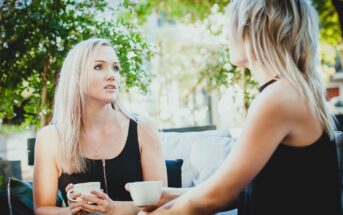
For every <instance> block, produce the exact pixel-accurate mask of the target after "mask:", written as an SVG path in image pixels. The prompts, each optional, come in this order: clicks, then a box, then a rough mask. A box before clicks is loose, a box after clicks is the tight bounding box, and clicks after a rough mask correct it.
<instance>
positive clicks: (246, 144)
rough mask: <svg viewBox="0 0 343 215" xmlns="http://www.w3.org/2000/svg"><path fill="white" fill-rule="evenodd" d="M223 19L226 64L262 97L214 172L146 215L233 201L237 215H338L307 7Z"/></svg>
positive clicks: (236, 8)
mask: <svg viewBox="0 0 343 215" xmlns="http://www.w3.org/2000/svg"><path fill="white" fill-rule="evenodd" d="M228 19H229V21H230V26H229V28H230V32H231V33H230V35H229V40H230V52H231V53H230V57H231V61H232V63H234V64H236V65H237V66H240V67H247V68H250V69H251V72H252V73H253V75H254V76H255V78H256V79H257V80H258V82H259V83H260V86H261V87H260V91H261V93H260V94H259V95H258V96H257V97H256V99H255V101H254V102H253V104H252V105H251V107H250V109H249V113H248V115H247V119H246V122H245V126H244V128H243V131H242V134H241V136H240V137H239V139H238V142H237V144H235V146H234V147H233V149H232V151H231V153H230V154H229V156H228V157H227V159H226V160H225V162H224V163H223V164H222V166H221V167H220V169H219V170H218V171H217V172H216V173H215V174H214V175H213V176H212V177H211V178H210V179H209V180H207V181H206V182H204V183H203V184H201V185H199V186H198V187H196V188H194V189H193V190H191V191H189V192H187V193H186V194H184V195H182V196H181V197H179V198H177V199H175V200H174V201H171V202H169V203H167V204H166V205H164V206H162V207H160V208H158V209H157V210H155V211H153V212H152V213H151V214H159V215H160V214H162V215H163V214H197V215H199V214H200V215H201V214H213V213H215V212H217V211H220V210H223V209H225V208H226V207H227V206H228V205H230V204H233V203H234V202H235V201H236V200H237V208H238V214H239V215H314V214H321V215H323V214H327V215H338V214H340V200H339V198H340V190H339V176H338V163H337V157H336V150H335V145H334V143H332V142H331V141H330V140H331V139H332V138H333V132H334V122H333V119H332V117H331V113H330V112H329V109H328V106H327V103H326V100H325V88H324V85H323V83H322V81H321V70H320V61H319V54H318V35H319V32H318V21H317V16H316V12H315V10H314V8H313V7H312V5H311V3H310V1H309V0H232V1H230V4H229V7H228ZM149 214H150V213H149Z"/></svg>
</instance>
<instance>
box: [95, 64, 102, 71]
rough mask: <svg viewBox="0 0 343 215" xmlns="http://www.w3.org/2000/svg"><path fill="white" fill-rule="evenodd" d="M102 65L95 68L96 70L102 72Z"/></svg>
mask: <svg viewBox="0 0 343 215" xmlns="http://www.w3.org/2000/svg"><path fill="white" fill-rule="evenodd" d="M102 68H103V67H102V65H101V64H98V65H96V66H95V67H94V69H95V70H102Z"/></svg>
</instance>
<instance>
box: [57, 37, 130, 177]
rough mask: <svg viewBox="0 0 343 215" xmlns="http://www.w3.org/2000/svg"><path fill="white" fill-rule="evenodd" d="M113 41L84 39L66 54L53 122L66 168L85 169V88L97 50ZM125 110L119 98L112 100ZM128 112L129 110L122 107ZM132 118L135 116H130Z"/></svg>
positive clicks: (61, 161) (67, 171) (63, 166)
mask: <svg viewBox="0 0 343 215" xmlns="http://www.w3.org/2000/svg"><path fill="white" fill-rule="evenodd" d="M101 46H109V47H111V44H110V42H109V41H108V40H106V39H97V38H95V39H88V40H85V41H82V42H80V43H79V44H77V45H76V46H75V47H74V48H72V49H71V50H70V52H69V53H68V55H67V56H66V58H65V60H64V63H63V66H62V69H61V72H60V77H59V81H58V85H57V89H56V93H55V104H54V112H53V118H52V124H54V125H55V126H56V128H57V132H58V135H59V138H60V139H59V141H60V142H59V144H58V156H57V162H58V164H59V166H60V167H61V169H62V170H63V172H66V173H74V172H83V171H84V170H85V169H86V165H85V159H84V157H83V156H82V153H83V145H82V144H81V142H82V132H83V123H82V114H83V111H84V110H85V92H86V90H87V88H88V86H89V80H90V76H91V71H92V66H93V62H94V60H95V56H94V50H95V49H97V48H98V47H101ZM112 105H113V106H116V107H118V108H115V110H118V111H122V109H121V108H119V105H118V102H117V101H116V102H115V104H114V103H113V104H112ZM122 112H123V113H124V114H125V115H127V116H128V114H127V113H126V112H124V111H122ZM130 118H131V117H130Z"/></svg>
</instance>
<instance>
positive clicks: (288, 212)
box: [237, 81, 340, 215]
mask: <svg viewBox="0 0 343 215" xmlns="http://www.w3.org/2000/svg"><path fill="white" fill-rule="evenodd" d="M273 82H274V81H271V82H268V83H266V84H265V85H266V86H267V85H269V84H271V83H273ZM266 86H262V87H261V88H262V90H263V89H264V88H265V87H266ZM237 206H238V215H317V214H318V215H319V214H320V215H339V214H340V188H339V171H338V161H337V154H336V145H335V143H333V142H332V141H330V138H329V136H328V135H327V134H326V133H325V132H323V134H322V135H321V137H320V138H319V139H318V140H317V141H315V142H314V143H313V144H311V145H309V146H305V147H292V146H287V145H285V144H282V143H281V144H279V146H278V147H277V149H276V150H275V152H274V153H273V155H272V156H271V158H270V159H269V161H268V162H267V164H266V165H265V166H264V167H263V169H262V170H261V171H260V172H259V173H258V175H257V176H256V177H255V178H254V179H253V180H252V181H251V183H249V184H248V185H247V186H246V187H245V189H244V190H243V192H242V193H241V194H240V195H239V198H238V205H237Z"/></svg>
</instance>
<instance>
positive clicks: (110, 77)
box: [106, 74, 115, 81]
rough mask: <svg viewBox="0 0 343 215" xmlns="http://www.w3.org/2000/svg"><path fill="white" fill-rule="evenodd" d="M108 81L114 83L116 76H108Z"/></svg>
mask: <svg viewBox="0 0 343 215" xmlns="http://www.w3.org/2000/svg"><path fill="white" fill-rule="evenodd" d="M106 80H107V81H114V80H115V78H114V75H113V74H111V75H108V76H107V77H106Z"/></svg>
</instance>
